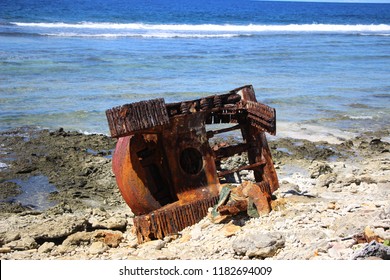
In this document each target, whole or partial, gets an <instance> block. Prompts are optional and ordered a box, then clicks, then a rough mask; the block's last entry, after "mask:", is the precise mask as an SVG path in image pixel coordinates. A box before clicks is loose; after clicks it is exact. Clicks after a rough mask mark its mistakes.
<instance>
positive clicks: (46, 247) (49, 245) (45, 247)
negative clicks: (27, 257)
mask: <svg viewBox="0 0 390 280" xmlns="http://www.w3.org/2000/svg"><path fill="white" fill-rule="evenodd" d="M54 246H55V244H54V243H53V242H45V243H43V244H42V245H41V246H40V247H39V248H38V253H40V254H43V253H49V252H51V251H52V250H53V248H54Z"/></svg>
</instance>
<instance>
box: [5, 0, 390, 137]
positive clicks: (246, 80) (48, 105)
mask: <svg viewBox="0 0 390 280" xmlns="http://www.w3.org/2000/svg"><path fill="white" fill-rule="evenodd" d="M245 84H252V85H253V86H254V88H255V91H256V94H257V97H258V100H259V101H261V102H264V103H266V104H268V105H270V106H273V107H275V108H276V110H277V120H278V133H279V134H281V135H289V133H290V132H293V131H295V132H297V133H298V134H302V133H303V134H305V133H308V134H312V135H314V137H315V135H316V133H319V134H322V135H330V134H334V135H343V134H347V133H351V132H361V131H367V130H378V129H381V128H389V127H390V118H389V116H390V4H341V3H298V2H272V1H245V0H214V1H205V0H198V1H190V0H182V1H179V0H178V1H174V0H149V1H148V0H83V1H82V0H61V1H60V0H1V1H0V131H4V130H9V129H14V128H17V127H21V126H37V127H40V128H51V129H56V128H58V127H64V128H65V129H71V130H80V131H83V132H90V133H94V132H98V133H106V134H108V126H107V122H106V119H105V114H104V111H105V110H106V109H109V108H111V107H113V106H118V105H122V104H125V103H130V102H135V101H139V100H144V99H151V98H157V97H163V98H165V100H166V102H174V101H178V100H187V99H193V98H198V97H201V96H206V95H211V94H215V93H223V92H226V91H229V90H231V89H234V88H236V87H239V86H242V85H245Z"/></svg>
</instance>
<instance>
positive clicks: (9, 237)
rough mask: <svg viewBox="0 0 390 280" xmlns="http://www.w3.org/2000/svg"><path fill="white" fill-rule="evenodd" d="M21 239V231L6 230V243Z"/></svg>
mask: <svg viewBox="0 0 390 280" xmlns="http://www.w3.org/2000/svg"><path fill="white" fill-rule="evenodd" d="M18 239H20V233H19V232H6V233H5V235H4V237H3V242H4V244H7V243H9V242H12V241H15V240H18Z"/></svg>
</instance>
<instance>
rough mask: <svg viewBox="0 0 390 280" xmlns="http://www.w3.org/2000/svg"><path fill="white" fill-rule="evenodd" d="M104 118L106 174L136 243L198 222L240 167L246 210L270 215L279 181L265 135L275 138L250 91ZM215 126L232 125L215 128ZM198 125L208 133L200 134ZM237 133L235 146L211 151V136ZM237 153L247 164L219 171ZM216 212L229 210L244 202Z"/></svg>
mask: <svg viewBox="0 0 390 280" xmlns="http://www.w3.org/2000/svg"><path fill="white" fill-rule="evenodd" d="M106 116H107V120H108V124H109V128H110V132H111V136H112V137H115V138H118V142H117V145H116V149H115V153H114V156H113V160H112V164H113V172H114V174H115V177H116V181H117V185H118V187H119V189H120V191H121V194H122V196H123V198H124V200H125V201H126V203H127V204H128V205H129V207H130V208H131V210H132V211H133V213H134V214H135V215H136V217H135V218H134V226H135V229H136V233H137V238H138V241H139V242H140V243H142V242H145V241H148V240H152V239H156V238H163V237H164V236H166V235H169V234H173V233H177V232H179V231H181V230H182V229H184V228H185V227H187V226H190V225H193V224H195V223H197V222H198V221H200V220H201V219H202V218H203V217H205V216H206V215H207V213H208V208H210V207H213V206H214V205H215V204H216V203H217V202H218V200H219V193H220V189H221V187H222V182H223V181H224V180H225V178H226V177H228V176H229V175H231V174H233V173H237V172H240V171H242V170H253V173H254V178H255V181H256V183H255V184H252V185H250V186H247V187H246V188H242V189H243V190H244V191H245V192H247V193H246V197H249V198H250V203H252V206H254V207H255V208H256V209H257V212H258V213H260V214H263V213H268V212H269V211H270V210H271V207H270V197H271V194H272V192H274V191H275V190H276V189H277V188H278V187H279V184H278V178H277V174H276V172H275V168H274V165H273V162H272V157H271V153H270V150H269V147H268V143H267V139H266V137H265V132H267V133H270V134H272V135H275V133H276V113H275V109H273V108H271V107H269V106H267V105H265V104H262V103H259V102H257V100H256V96H255V93H254V90H253V87H252V86H243V87H240V88H237V89H234V90H232V91H230V92H228V93H226V94H220V95H213V96H208V97H203V98H200V99H195V100H190V101H183V102H177V103H168V104H166V103H165V101H164V99H152V100H147V101H140V102H136V103H131V104H126V105H123V106H119V107H114V108H112V109H109V110H107V111H106ZM219 124H232V125H230V126H229V127H223V128H217V129H215V127H216V125H219ZM206 125H212V127H213V128H212V129H210V130H208V131H206ZM237 130H239V131H240V132H241V135H242V139H243V143H239V144H234V145H228V144H226V145H224V146H221V147H218V146H214V147H213V148H211V146H210V143H209V140H210V139H211V138H213V137H214V136H215V135H218V134H221V133H227V132H230V131H237ZM241 153H247V155H248V160H249V163H248V164H246V165H244V166H240V167H238V168H235V169H233V170H223V169H222V168H221V161H222V160H224V159H226V158H229V157H232V156H234V155H235V154H241ZM248 201H249V200H248ZM242 203H243V204H245V202H242ZM246 203H247V201H246ZM224 207H225V208H224V209H221V211H228V212H229V211H230V212H232V211H233V212H234V211H235V210H234V209H233V208H234V207H237V208H238V209H241V208H243V207H244V208H245V207H248V205H246V206H245V205H235V206H234V207H233V206H232V205H224Z"/></svg>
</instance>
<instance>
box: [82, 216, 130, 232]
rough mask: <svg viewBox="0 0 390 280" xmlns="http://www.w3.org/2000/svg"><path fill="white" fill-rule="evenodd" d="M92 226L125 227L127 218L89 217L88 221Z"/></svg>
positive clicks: (121, 228) (120, 228)
mask: <svg viewBox="0 0 390 280" xmlns="http://www.w3.org/2000/svg"><path fill="white" fill-rule="evenodd" d="M88 222H89V223H90V224H91V225H92V228H106V229H119V230H123V229H126V226H127V220H126V219H125V218H122V217H110V218H108V219H97V218H96V217H91V218H90V219H89V221H88Z"/></svg>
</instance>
